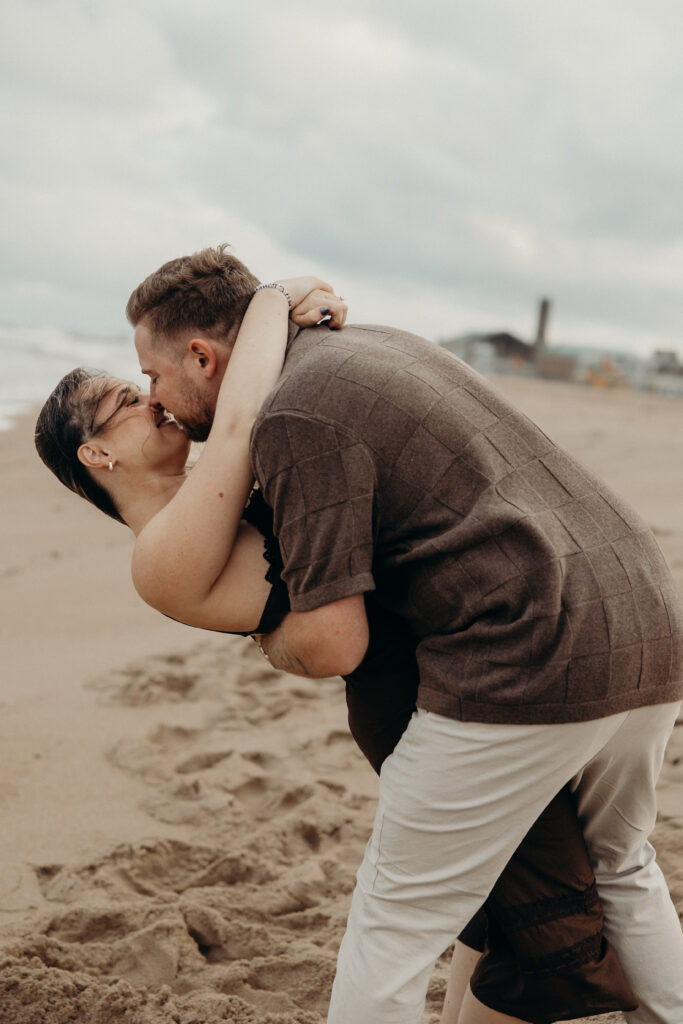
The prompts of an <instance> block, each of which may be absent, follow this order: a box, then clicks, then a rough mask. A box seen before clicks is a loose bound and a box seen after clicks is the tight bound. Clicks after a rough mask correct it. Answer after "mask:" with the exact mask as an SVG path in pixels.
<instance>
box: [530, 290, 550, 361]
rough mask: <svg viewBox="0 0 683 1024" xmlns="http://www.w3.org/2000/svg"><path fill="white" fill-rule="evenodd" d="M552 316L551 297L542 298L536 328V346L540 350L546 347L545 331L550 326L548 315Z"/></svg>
mask: <svg viewBox="0 0 683 1024" xmlns="http://www.w3.org/2000/svg"><path fill="white" fill-rule="evenodd" d="M549 316H550V299H541V301H540V303H539V307H538V328H537V330H536V340H535V342H534V348H535V349H536V351H537V352H538V350H539V349H542V348H544V347H545V344H546V338H545V332H546V328H547V326H548V317H549Z"/></svg>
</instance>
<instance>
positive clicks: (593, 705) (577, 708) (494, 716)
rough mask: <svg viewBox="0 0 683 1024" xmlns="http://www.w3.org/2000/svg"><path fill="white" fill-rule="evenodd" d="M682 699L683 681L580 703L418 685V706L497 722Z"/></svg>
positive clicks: (577, 718) (558, 719) (539, 720)
mask: <svg viewBox="0 0 683 1024" xmlns="http://www.w3.org/2000/svg"><path fill="white" fill-rule="evenodd" d="M681 700H683V683H676V684H670V685H667V686H654V687H650V688H649V689H647V690H636V691H634V692H633V693H620V694H618V695H615V696H614V697H612V698H609V699H607V700H605V699H604V698H603V699H601V700H594V701H585V702H582V703H581V704H486V703H484V702H483V701H479V700H470V699H468V698H466V697H459V696H457V695H456V694H451V693H444V692H443V691H442V690H434V689H431V688H430V687H428V686H424V685H421V686H420V688H419V690H418V695H417V706H418V708H421V709H422V710H423V711H431V712H433V713H434V714H437V715H443V716H444V718H456V719H458V720H459V721H461V722H490V723H492V724H500V725H564V724H566V723H568V722H589V721H592V720H594V719H597V718H608V717H609V716H610V715H618V714H621V713H622V712H623V711H633V710H634V709H635V708H641V707H649V706H654V705H655V704H675V703H677V702H678V701H681Z"/></svg>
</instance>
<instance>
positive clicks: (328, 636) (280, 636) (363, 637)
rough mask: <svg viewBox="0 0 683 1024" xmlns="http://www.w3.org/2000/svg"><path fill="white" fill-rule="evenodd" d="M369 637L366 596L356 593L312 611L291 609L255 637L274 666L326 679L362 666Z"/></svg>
mask: <svg viewBox="0 0 683 1024" xmlns="http://www.w3.org/2000/svg"><path fill="white" fill-rule="evenodd" d="M369 638H370V634H369V629H368V620H367V617H366V614H365V601H364V598H363V595H362V594H354V595H353V596H352V597H344V598H342V599H341V600H340V601H333V602H332V603H331V604H325V605H322V606H321V607H320V608H315V609H314V610H313V611H310V612H290V613H289V615H287V617H286V618H285V619H284V620H283V621H282V623H281V624H280V625H279V626H278V628H277V629H275V630H273V632H272V633H268V634H261V635H260V636H258V637H256V638H255V639H257V640H258V643H259V648H260V650H261V652H262V653H263V654H264V655H265V657H266V658H267V659H268V661H269V662H270V664H271V665H272V666H273V668H278V669H281V670H282V671H283V672H291V673H292V674H293V675H297V676H308V677H310V678H313V679H326V678H327V677H328V676H346V675H349V673H351V672H353V670H354V669H355V668H358V666H359V665H360V663H361V661H362V660H363V658H364V657H365V652H366V651H367V648H368V641H369Z"/></svg>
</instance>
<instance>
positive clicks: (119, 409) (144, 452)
mask: <svg viewBox="0 0 683 1024" xmlns="http://www.w3.org/2000/svg"><path fill="white" fill-rule="evenodd" d="M101 386H102V393H101V397H100V398H99V401H98V403H97V409H96V412H95V415H94V417H93V423H92V433H91V437H92V438H97V439H98V441H99V442H100V443H102V444H104V445H106V447H107V449H108V450H109V451H110V452H111V455H112V457H113V458H114V459H115V460H116V462H117V464H119V465H120V466H121V467H122V468H123V467H125V468H127V469H129V470H131V471H135V470H136V469H140V470H150V469H154V468H159V469H161V468H167V469H174V468H176V465H177V468H178V469H182V467H183V466H184V465H185V462H186V461H187V456H188V454H189V451H190V441H189V439H188V438H187V437H186V435H185V434H184V433H183V431H182V430H181V429H180V427H178V425H177V424H176V423H175V422H174V421H173V420H172V419H169V417H168V416H167V414H166V413H165V412H164V411H163V409H162V408H161V406H159V405H157V404H155V403H152V402H151V401H150V397H149V395H147V394H145V393H143V392H142V391H141V390H140V388H139V387H138V386H137V384H133V383H131V382H130V381H127V380H118V379H116V378H106V380H105V381H104V383H103V384H102V385H101Z"/></svg>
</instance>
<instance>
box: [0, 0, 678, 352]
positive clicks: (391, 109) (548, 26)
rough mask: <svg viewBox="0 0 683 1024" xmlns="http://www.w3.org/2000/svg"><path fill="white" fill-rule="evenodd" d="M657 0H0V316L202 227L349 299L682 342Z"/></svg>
mask: <svg viewBox="0 0 683 1024" xmlns="http://www.w3.org/2000/svg"><path fill="white" fill-rule="evenodd" d="M682 38H683V3H682V2H681V0H647V2H646V0H590V2H589V0H578V2H576V3H571V4H570V3H567V2H566V0H563V2H559V0H467V2H460V0H436V2H431V3H430V2H429V0H426V2H422V3H416V2H415V0H391V2H389V0H344V2H343V4H342V3H340V4H335V5H333V4H328V3H319V2H318V3H313V2H310V0H287V2H286V3H283V2H282V0H278V2H275V0H259V2H258V3H250V2H249V0H241V2H240V3H234V2H232V0H192V2H191V3H189V2H188V0H163V2H162V0H132V2H129V0H3V4H2V13H0V76H1V77H2V85H3V89H2V105H1V108H0V116H1V137H2V156H1V162H0V196H1V201H2V210H1V212H2V232H1V241H0V320H2V321H10V322H17V323H22V324H29V325H43V324H44V325H47V324H50V325H56V326H61V327H73V328H78V329H85V330H96V331H121V330H126V324H125V319H124V316H123V308H124V306H125V302H126V299H127V297H128V294H129V292H130V291H131V289H132V288H133V287H134V286H135V285H136V284H137V283H138V281H139V280H140V279H141V278H142V277H144V276H145V275H146V274H147V273H149V272H150V271H152V270H154V269H155V268H156V267H157V266H158V265H159V264H160V263H161V262H163V261H165V260H166V259H169V258H171V257H173V256H179V255H181V254H183V253H185V252H189V251H192V250H194V249H197V248H202V247H203V246H205V245H213V244H216V243H218V242H222V241H227V242H230V243H231V244H232V245H233V246H234V248H235V251H236V252H237V254H238V255H239V256H240V257H241V258H242V259H244V260H245V262H247V263H248V264H249V265H250V266H251V268H252V269H253V270H254V272H255V273H256V274H258V275H259V276H260V277H261V278H264V279H265V278H271V277H273V276H277V275H291V274H295V273H298V272H309V271H314V272H317V273H319V274H320V275H321V276H324V277H327V278H328V279H329V280H330V281H331V282H332V283H333V284H334V285H335V286H336V288H337V290H338V291H341V293H342V294H343V295H344V296H345V297H346V298H347V299H348V301H349V304H350V307H351V318H352V319H353V320H356V321H365V322H367V321H374V322H382V323H393V324H397V325H399V326H402V327H406V328H409V329H412V330H415V331H418V332H420V333H422V334H425V335H427V336H429V337H434V338H437V337H443V336H452V335H453V334H457V333H462V332H465V331H468V330H471V329H476V330H482V329H483V330H486V329H510V330H512V331H514V332H516V333H518V334H520V335H521V336H523V337H530V336H531V335H532V333H533V331H534V323H535V316H536V314H535V307H536V302H537V299H538V298H539V297H540V296H541V295H543V294H547V295H549V296H550V297H552V299H553V300H554V307H553V312H552V317H551V324H550V328H551V339H552V340H554V341H558V342H559V341H574V342H580V343H584V344H608V345H611V346H613V347H621V348H631V349H633V350H636V351H647V350H648V349H649V348H651V347H654V346H657V347H677V348H678V349H679V351H681V352H682V353H683V316H682V315H681V314H682V312H683V310H682V303H681V285H682V282H683V233H682V230H681V229H682V221H683V52H682V49H683V48H682V44H681V39H682Z"/></svg>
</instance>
